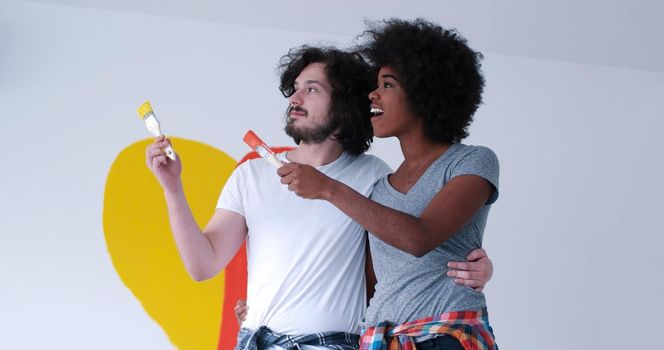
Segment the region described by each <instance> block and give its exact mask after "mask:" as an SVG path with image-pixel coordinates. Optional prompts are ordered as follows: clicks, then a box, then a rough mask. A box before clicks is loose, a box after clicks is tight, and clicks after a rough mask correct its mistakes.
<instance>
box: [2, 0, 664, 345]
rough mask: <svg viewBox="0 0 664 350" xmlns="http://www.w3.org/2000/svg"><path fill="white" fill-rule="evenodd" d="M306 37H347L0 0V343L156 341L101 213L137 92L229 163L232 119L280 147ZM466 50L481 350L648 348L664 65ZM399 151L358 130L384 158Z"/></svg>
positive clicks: (656, 284) (655, 291)
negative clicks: (473, 109) (494, 167)
mask: <svg viewBox="0 0 664 350" xmlns="http://www.w3.org/2000/svg"><path fill="white" fill-rule="evenodd" d="M459 29H460V30H461V32H463V28H459ZM321 39H323V40H325V41H326V42H329V43H333V44H334V43H336V44H340V45H345V44H347V43H349V42H350V40H351V38H350V37H333V36H329V35H324V34H320V33H304V32H294V31H286V30H282V29H270V28H259V27H242V26H238V25H225V24H221V23H217V22H206V21H194V20H181V19H174V18H166V17H158V16H148V15H138V14H131V13H125V12H113V11H105V10H93V9H82V8H75V7H64V6H56V5H44V4H38V3H30V2H18V1H6V0H3V2H2V3H1V4H0V152H1V153H0V154H1V157H0V176H2V181H0V198H1V199H2V200H1V201H0V281H1V282H0V283H1V286H0V348H7V349H15V348H16V349H17V348H21V349H39V348H46V347H49V348H61V349H84V348H89V347H95V348H103V349H139V348H140V349H164V348H170V347H171V345H170V343H169V342H168V340H167V338H166V336H165V335H164V334H163V332H162V331H161V329H160V328H159V327H158V326H157V325H156V323H154V322H153V321H152V320H151V319H150V318H149V317H148V316H147V315H146V314H145V313H144V312H143V310H142V308H141V306H140V304H139V303H138V302H137V301H136V300H135V299H134V298H133V296H132V295H131V293H130V292H129V290H128V289H126V288H125V287H124V285H123V284H122V282H121V281H120V279H119V278H118V276H117V275H116V273H115V270H114V269H113V267H112V265H111V262H110V259H109V257H108V253H107V249H106V246H105V242H104V237H103V232H102V227H101V212H102V201H103V189H104V184H105V180H106V175H107V172H108V170H109V167H110V165H111V163H112V161H113V160H114V158H115V156H116V155H117V154H118V152H119V151H120V150H122V149H123V148H124V147H125V146H127V145H129V144H131V143H132V142H134V141H136V140H138V139H142V138H145V137H147V136H148V135H147V133H146V131H145V130H144V128H143V126H142V125H141V123H140V121H139V120H138V119H137V118H136V117H135V108H136V107H137V105H138V104H140V103H141V102H142V101H143V100H144V99H146V98H149V99H151V100H152V101H153V105H154V106H155V109H156V110H157V111H158V114H159V116H160V119H161V120H162V124H163V126H164V128H165V131H166V132H167V133H170V134H173V135H176V136H180V137H185V138H190V139H195V140H199V141H202V142H205V143H208V144H210V145H213V146H215V147H217V148H219V149H222V150H224V151H226V152H227V153H229V154H230V155H231V156H233V157H235V158H236V159H239V157H241V156H242V155H244V154H245V153H246V151H247V149H246V146H245V145H244V144H243V143H242V142H241V141H240V139H241V136H242V135H243V133H244V132H245V131H246V130H247V129H249V128H252V129H254V130H256V131H257V132H258V133H259V134H260V135H261V136H263V138H265V139H266V140H268V141H269V142H270V143H272V144H275V145H277V144H279V145H287V144H290V140H289V139H288V138H287V137H286V136H285V135H283V132H282V131H281V130H282V115H283V110H284V107H285V103H284V100H283V98H282V97H281V95H280V93H279V92H278V90H277V88H276V85H277V76H276V75H275V73H274V69H275V65H276V62H277V60H278V59H279V57H280V56H281V55H282V54H284V53H285V52H286V50H287V49H288V48H290V47H293V46H297V45H300V44H302V43H305V42H308V43H316V42H318V41H319V40H321ZM471 44H472V43H471ZM477 49H479V50H482V48H481V47H478V48H477ZM485 56H486V59H485V62H484V69H485V73H486V77H487V82H488V85H487V91H486V95H485V96H486V103H485V105H484V106H482V107H481V109H480V111H479V112H478V114H477V116H476V122H475V123H474V124H473V127H472V128H471V137H470V138H469V139H468V140H467V142H468V143H473V144H483V145H487V146H489V147H492V148H493V149H494V150H495V151H496V153H497V154H498V156H499V158H500V160H501V169H502V173H501V189H500V190H501V197H500V199H499V201H498V202H497V204H496V205H495V206H494V208H493V210H492V213H491V215H490V219H489V224H488V228H487V232H486V235H485V247H486V248H487V249H488V251H489V254H490V256H491V257H492V258H493V260H494V263H495V267H496V272H495V275H494V278H493V280H492V281H491V282H490V284H489V286H488V287H487V289H486V293H487V298H488V302H489V309H490V313H491V315H492V316H491V317H492V323H493V324H494V328H495V330H496V334H497V337H498V341H499V344H500V345H501V347H503V348H505V349H528V348H537V349H558V348H561V347H563V346H565V347H567V348H607V349H620V348H646V347H648V346H649V345H650V342H651V338H650V337H649V335H652V334H657V333H656V332H657V331H658V328H659V327H657V326H658V325H659V324H661V322H660V321H659V319H660V315H661V314H662V313H663V312H664V303H663V302H662V300H661V295H664V283H663V282H662V281H661V280H660V279H659V278H658V277H660V276H661V272H660V269H661V267H662V266H664V258H662V254H660V253H659V250H660V247H661V246H662V245H663V243H664V239H663V238H662V235H661V234H662V232H663V231H662V229H661V228H660V227H659V218H660V216H661V213H662V212H663V210H662V209H664V205H663V204H662V202H661V198H662V197H663V196H664V189H663V187H662V186H661V184H660V183H659V181H657V180H659V179H660V178H662V177H663V175H664V171H663V167H664V165H663V164H664V162H663V159H662V158H663V157H662V151H661V149H663V148H664V141H662V137H661V135H662V134H663V131H664V121H663V119H664V118H662V117H663V114H664V98H663V97H664V74H662V73H654V72H648V71H635V70H625V69H618V68H610V67H601V66H590V65H580V64H570V63H563V62H555V61H544V60H535V59H527V58H519V57H512V56H503V55H497V54H492V53H491V52H485ZM398 152H399V149H398V146H397V145H396V144H395V143H394V142H393V141H385V140H378V141H377V142H376V143H375V148H374V153H376V154H378V155H379V156H381V157H383V158H384V159H386V160H387V161H388V163H390V164H391V165H392V166H394V167H395V166H396V165H398V163H399V161H400V155H399V153H398ZM627 315H629V316H631V317H630V321H627V322H626V321H625V320H624V319H625V318H626V316H627ZM634 316H636V317H634ZM632 319H634V320H635V321H632ZM627 325H629V326H632V325H633V326H634V329H635V330H634V331H629V332H626V331H625V330H624V329H625V328H626V327H629V326H627ZM630 328H631V327H630ZM568 344H571V345H568Z"/></svg>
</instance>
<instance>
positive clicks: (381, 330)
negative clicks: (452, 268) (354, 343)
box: [360, 309, 498, 350]
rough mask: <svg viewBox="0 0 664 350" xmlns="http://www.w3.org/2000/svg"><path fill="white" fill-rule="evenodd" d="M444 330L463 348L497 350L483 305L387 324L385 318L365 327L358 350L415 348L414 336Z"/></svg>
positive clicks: (468, 349)
mask: <svg viewBox="0 0 664 350" xmlns="http://www.w3.org/2000/svg"><path fill="white" fill-rule="evenodd" d="M432 334H440V335H443V334H447V335H450V336H453V337H455V338H456V339H458V340H459V342H460V343H461V345H462V346H463V348H464V349H465V350H498V345H496V341H495V339H494V336H493V329H491V326H489V314H488V313H487V311H486V309H482V310H480V311H454V312H448V313H445V314H442V315H439V316H431V317H425V318H422V319H419V320H415V321H411V322H406V323H404V324H401V325H398V326H394V327H393V326H390V325H389V323H388V322H387V321H383V322H381V323H379V324H378V325H376V326H374V327H371V328H369V329H367V330H366V332H365V333H364V334H363V335H362V338H361V339H360V350H416V349H417V348H416V346H415V340H414V338H415V337H421V336H425V335H432Z"/></svg>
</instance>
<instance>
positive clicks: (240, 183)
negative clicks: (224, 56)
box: [147, 47, 391, 350]
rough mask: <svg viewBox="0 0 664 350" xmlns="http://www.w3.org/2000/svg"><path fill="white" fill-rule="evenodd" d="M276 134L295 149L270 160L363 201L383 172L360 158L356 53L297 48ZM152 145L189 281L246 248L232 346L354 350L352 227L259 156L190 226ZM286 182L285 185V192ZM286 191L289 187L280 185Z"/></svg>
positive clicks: (176, 166) (286, 70)
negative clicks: (315, 175)
mask: <svg viewBox="0 0 664 350" xmlns="http://www.w3.org/2000/svg"><path fill="white" fill-rule="evenodd" d="M281 70H282V74H281V84H280V89H281V91H282V93H283V94H284V96H286V97H287V98H288V102H289V108H288V111H287V122H286V133H287V134H288V135H290V136H291V137H292V138H293V139H294V140H295V141H296V143H297V144H298V147H297V148H295V149H294V150H292V151H289V152H288V153H282V154H280V155H279V157H280V159H281V160H282V161H284V162H294V163H300V164H307V165H310V166H313V167H316V168H317V169H318V170H319V171H321V172H323V173H325V174H326V175H328V176H330V177H332V178H334V179H337V180H339V181H341V182H343V183H345V184H346V185H348V186H350V187H352V188H353V189H355V190H356V191H358V192H360V193H362V194H363V195H365V196H368V195H369V194H370V193H371V190H372V189H373V185H374V184H375V183H376V181H377V180H378V179H380V178H382V177H384V176H385V175H387V174H388V173H389V172H391V170H390V169H389V167H388V166H387V165H386V164H385V163H384V162H383V161H381V160H379V159H378V158H376V157H373V156H369V155H365V154H363V152H365V151H366V150H367V149H368V148H369V145H370V142H371V139H372V131H371V124H370V120H369V118H368V115H369V103H368V100H367V98H366V96H367V94H368V92H369V91H371V90H372V89H373V87H374V82H375V77H374V73H373V71H372V70H371V68H370V66H369V65H368V64H367V63H365V62H364V60H363V59H362V58H361V57H360V56H359V55H356V54H351V53H345V52H342V51H339V50H336V49H332V48H323V49H320V48H312V47H302V48H299V49H296V50H291V52H289V54H288V55H286V56H284V57H283V58H282V60H281ZM168 144H169V142H168V140H166V139H164V138H163V137H160V138H158V139H157V141H156V142H155V143H154V144H153V145H151V146H150V147H149V148H148V150H147V163H148V167H150V169H151V170H152V172H153V173H154V174H155V176H156V178H157V179H158V180H159V182H160V184H161V185H162V187H163V188H164V193H165V197H166V201H167V204H168V211H169V218H170V221H171V228H172V231H173V236H174V237H175V240H176V243H177V246H178V249H179V251H180V254H181V256H182V259H183V261H184V263H185V266H186V268H187V270H188V271H189V273H190V274H191V276H192V277H193V278H194V279H195V280H204V279H207V278H211V277H213V276H215V275H216V274H217V273H219V271H221V270H222V269H223V268H224V267H225V266H226V264H228V262H229V261H230V260H231V258H232V257H233V256H234V255H235V253H236V251H237V250H238V248H239V247H240V246H241V244H242V242H243V241H244V240H245V239H246V240H247V259H248V288H247V296H248V304H249V305H251V309H250V310H249V312H248V314H247V319H246V321H245V323H244V327H246V328H243V329H242V330H241V331H240V334H239V336H238V347H237V348H238V349H269V350H276V349H282V348H286V349H290V348H291V347H293V346H295V344H298V345H299V346H301V348H302V349H304V350H318V349H356V348H357V345H358V341H359V337H358V335H357V333H358V331H359V328H358V324H359V322H360V320H361V318H362V316H363V313H364V309H365V307H366V295H365V278H364V266H365V261H364V259H365V254H364V252H365V245H366V235H365V233H364V230H363V229H362V227H360V226H359V225H358V224H357V223H355V222H354V221H353V220H351V219H350V218H348V217H347V216H346V215H344V214H343V213H342V212H341V211H339V210H338V209H336V208H335V207H334V206H332V205H331V204H329V203H326V202H323V201H309V200H304V199H301V198H299V197H297V196H295V195H294V194H293V193H291V192H290V191H289V189H288V188H287V186H284V185H282V184H281V183H280V177H279V176H278V175H277V174H276V170H275V169H274V168H272V167H271V166H270V165H269V164H267V163H266V162H265V161H263V160H262V159H256V160H250V161H247V162H245V163H243V164H242V165H240V166H239V167H238V168H237V169H236V170H235V172H234V173H233V174H232V175H231V177H230V178H229V179H228V181H227V183H226V185H225V187H224V189H223V191H222V193H221V196H220V198H219V202H218V205H217V210H216V211H215V213H214V215H213V217H212V219H211V220H210V222H209V223H208V224H207V226H206V227H205V229H204V230H203V231H201V230H200V228H199V227H198V226H197V224H196V222H195V221H194V218H193V216H192V214H191V210H190V209H189V206H188V204H187V201H186V198H185V195H184V191H183V188H182V183H181V181H180V173H181V169H182V166H181V163H180V160H179V157H178V160H176V161H172V160H170V159H167V158H166V156H165V154H164V152H163V150H162V149H163V148H164V147H166V146H167V145H168ZM293 185H295V184H293ZM289 186H290V184H289Z"/></svg>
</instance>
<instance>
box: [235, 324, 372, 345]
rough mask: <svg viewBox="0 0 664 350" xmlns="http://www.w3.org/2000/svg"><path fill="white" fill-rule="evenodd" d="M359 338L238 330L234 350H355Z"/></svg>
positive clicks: (263, 328)
mask: <svg viewBox="0 0 664 350" xmlns="http://www.w3.org/2000/svg"><path fill="white" fill-rule="evenodd" d="M359 342H360V336H359V335H357V334H352V333H346V332H324V333H314V334H304V335H288V334H280V333H276V332H273V331H272V330H271V329H269V328H267V327H265V326H263V327H260V328H258V329H255V330H252V329H248V328H242V329H240V333H239V334H238V340H237V345H236V346H235V350H263V349H266V348H267V347H268V346H270V345H277V346H280V347H282V348H285V349H286V350H302V345H316V346H324V347H327V348H329V349H334V350H357V348H358V344H359Z"/></svg>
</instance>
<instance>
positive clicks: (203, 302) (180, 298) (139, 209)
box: [103, 138, 237, 350]
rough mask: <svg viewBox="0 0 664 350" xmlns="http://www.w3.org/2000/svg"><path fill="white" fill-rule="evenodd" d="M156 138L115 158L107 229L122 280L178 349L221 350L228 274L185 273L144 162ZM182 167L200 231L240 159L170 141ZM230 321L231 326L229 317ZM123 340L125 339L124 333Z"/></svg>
mask: <svg viewBox="0 0 664 350" xmlns="http://www.w3.org/2000/svg"><path fill="white" fill-rule="evenodd" d="M151 142H152V139H149V140H143V141H139V142H136V143H134V144H132V145H130V146H129V147H127V148H125V149H124V150H123V151H122V152H120V154H119V155H118V157H117V158H116V159H115V161H114V163H113V165H112V166H111V170H110V172H109V174H108V179H107V181H106V189H105V194H104V211H103V225H104V234H105V236H106V244H107V247H108V250H109V253H110V256H111V260H112V261H113V266H114V267H115V269H116V270H117V272H118V275H119V276H120V278H121V279H122V281H123V282H124V283H125V285H126V286H127V287H128V288H129V289H130V290H131V292H132V293H133V294H134V295H135V296H136V298H137V299H138V300H139V301H140V302H141V304H142V305H143V308H144V309H145V311H146V312H147V313H148V314H149V315H150V317H152V318H153V319H154V320H155V321H156V322H158V323H159V325H160V326H161V327H162V329H164V331H165V332H166V333H167V334H168V337H169V338H170V340H171V342H173V344H175V346H177V347H178V348H179V349H185V350H186V349H196V350H199V349H210V350H212V349H216V348H217V341H218V338H219V329H220V326H221V322H222V320H221V314H222V302H223V297H224V295H223V293H224V276H223V273H222V274H220V275H218V276H217V277H215V278H213V279H210V280H208V281H205V282H195V281H193V280H192V279H191V278H190V277H189V275H188V274H187V272H186V270H185V268H184V265H183V263H182V260H181V259H180V256H179V255H178V251H177V248H176V246H175V241H174V240H173V237H172V234H171V231H170V225H169V222H168V213H167V209H166V203H165V200H164V196H163V191H162V189H161V187H160V186H159V184H158V182H157V180H156V179H155V178H154V176H153V175H152V173H151V172H150V170H149V169H148V168H147V166H146V165H145V149H146V147H147V145H148V144H149V143H151ZM171 142H172V143H173V148H174V149H176V150H177V152H178V155H179V156H180V157H181V159H182V162H183V168H184V170H183V173H182V181H183V185H184V189H185V193H186V194H187V198H188V200H189V205H190V206H191V209H192V211H193V214H194V217H195V219H196V221H197V222H198V224H199V226H200V227H204V225H205V224H206V223H207V221H208V220H209V219H210V217H211V216H212V214H213V212H214V209H215V207H216V204H217V198H218V196H219V193H220V192H221V188H222V187H223V185H224V183H225V182H226V179H227V178H228V176H230V174H231V173H232V171H233V169H235V167H236V164H237V162H236V161H235V160H234V159H232V158H231V157H230V156H228V155H226V154H225V153H223V152H221V151H219V150H217V149H215V148H213V147H211V146H208V145H205V144H203V143H200V142H196V141H191V140H186V139H180V138H171ZM229 322H234V320H230V321H229ZM119 336H121V335H119Z"/></svg>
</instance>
